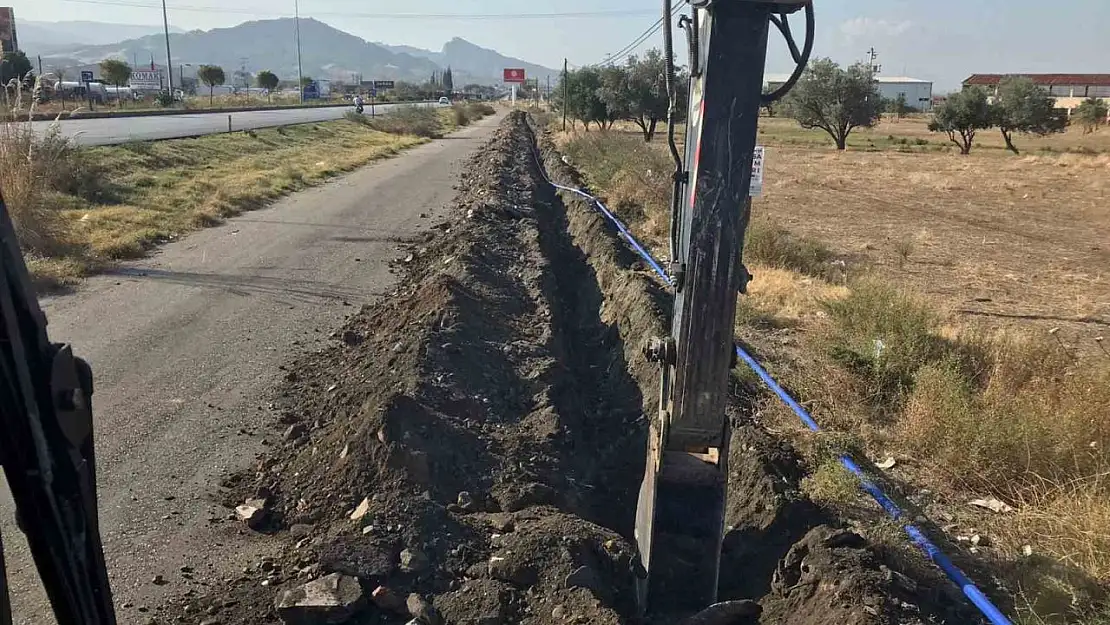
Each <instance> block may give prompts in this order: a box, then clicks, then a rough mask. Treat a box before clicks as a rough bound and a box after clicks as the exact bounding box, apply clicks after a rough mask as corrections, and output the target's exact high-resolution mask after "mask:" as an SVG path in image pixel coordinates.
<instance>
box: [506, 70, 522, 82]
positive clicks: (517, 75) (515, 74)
mask: <svg viewBox="0 0 1110 625" xmlns="http://www.w3.org/2000/svg"><path fill="white" fill-rule="evenodd" d="M505 82H517V83H521V84H523V83H524V70H523V69H508V68H506V69H505Z"/></svg>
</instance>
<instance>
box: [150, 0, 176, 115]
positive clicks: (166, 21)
mask: <svg viewBox="0 0 1110 625" xmlns="http://www.w3.org/2000/svg"><path fill="white" fill-rule="evenodd" d="M162 27H163V28H165V30H166V76H168V77H169V81H170V96H171V97H172V96H173V60H172V59H171V58H170V18H169V16H168V15H167V14H166V0H162ZM151 63H153V61H151Z"/></svg>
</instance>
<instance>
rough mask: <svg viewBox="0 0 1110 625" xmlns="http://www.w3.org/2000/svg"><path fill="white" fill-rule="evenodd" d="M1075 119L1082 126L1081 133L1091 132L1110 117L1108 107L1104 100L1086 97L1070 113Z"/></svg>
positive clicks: (1109, 108)
mask: <svg viewBox="0 0 1110 625" xmlns="http://www.w3.org/2000/svg"><path fill="white" fill-rule="evenodd" d="M1072 115H1073V116H1074V117H1075V121H1076V122H1077V123H1079V124H1080V125H1082V126H1083V134H1088V135H1089V134H1091V133H1092V132H1095V131H1097V130H1098V129H1099V128H1101V127H1102V126H1103V125H1105V124H1106V118H1107V117H1110V107H1108V106H1107V105H1106V102H1105V101H1104V100H1100V99H1098V98H1087V99H1086V100H1084V101H1083V103H1082V104H1080V105H1079V106H1078V107H1077V108H1076V109H1075V111H1074V112H1073V113H1072Z"/></svg>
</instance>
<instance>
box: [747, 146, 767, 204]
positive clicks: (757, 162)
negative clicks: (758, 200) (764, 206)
mask: <svg viewBox="0 0 1110 625" xmlns="http://www.w3.org/2000/svg"><path fill="white" fill-rule="evenodd" d="M764 156H766V150H765V149H764V147H763V146H762V145H757V146H755V154H754V155H753V156H752V188H751V192H749V193H748V195H750V196H751V197H763V159H764Z"/></svg>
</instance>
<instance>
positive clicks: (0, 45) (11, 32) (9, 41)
mask: <svg viewBox="0 0 1110 625" xmlns="http://www.w3.org/2000/svg"><path fill="white" fill-rule="evenodd" d="M0 49H2V50H3V51H4V53H10V52H15V51H16V50H18V49H19V39H18V38H17V37H16V36H15V9H13V8H12V7H0Z"/></svg>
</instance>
